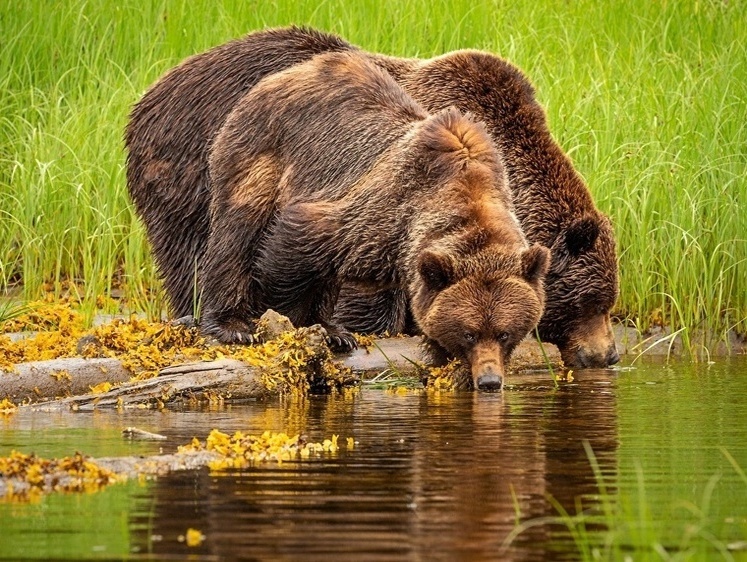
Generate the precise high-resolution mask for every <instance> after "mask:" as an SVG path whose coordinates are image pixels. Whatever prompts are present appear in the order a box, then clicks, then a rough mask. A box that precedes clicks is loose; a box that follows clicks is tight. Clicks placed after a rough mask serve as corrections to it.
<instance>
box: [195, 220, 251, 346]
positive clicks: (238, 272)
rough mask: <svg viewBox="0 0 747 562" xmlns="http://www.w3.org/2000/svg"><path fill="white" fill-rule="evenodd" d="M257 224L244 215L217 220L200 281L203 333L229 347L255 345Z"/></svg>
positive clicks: (211, 234) (201, 327)
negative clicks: (254, 277) (254, 271)
mask: <svg viewBox="0 0 747 562" xmlns="http://www.w3.org/2000/svg"><path fill="white" fill-rule="evenodd" d="M258 230H259V229H258V228H257V223H255V222H251V221H247V220H246V217H245V216H244V215H243V214H239V213H227V214H226V215H224V216H221V217H215V218H214V221H213V224H212V231H211V233H210V238H209V240H208V247H207V250H206V252H205V260H204V262H203V265H202V268H201V271H200V278H201V287H202V295H201V304H202V314H201V318H200V330H201V331H202V332H203V333H204V334H206V335H210V336H213V337H215V338H216V339H217V340H218V341H220V342H221V343H225V344H237V343H238V344H252V343H257V342H258V341H259V340H258V338H257V336H256V335H255V331H256V327H257V326H256V321H257V317H258V316H259V314H260V312H261V310H260V308H259V306H258V303H259V300H260V299H259V295H258V294H257V292H258V287H257V286H256V283H255V281H254V279H253V270H254V261H255V259H256V251H255V247H256V241H257V239H258V238H259V235H258V234H259V233H258Z"/></svg>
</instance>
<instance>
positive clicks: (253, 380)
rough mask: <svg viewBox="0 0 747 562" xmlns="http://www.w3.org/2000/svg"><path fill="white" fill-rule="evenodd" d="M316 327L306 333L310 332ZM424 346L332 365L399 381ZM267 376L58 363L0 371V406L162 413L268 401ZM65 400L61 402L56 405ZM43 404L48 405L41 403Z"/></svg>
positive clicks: (519, 364) (398, 345) (527, 359)
mask: <svg viewBox="0 0 747 562" xmlns="http://www.w3.org/2000/svg"><path fill="white" fill-rule="evenodd" d="M314 328H315V327H312V328H308V329H307V330H313V329H314ZM314 341H315V342H316V343H314V344H313V345H312V347H313V346H314V345H316V346H318V348H315V355H318V356H319V357H326V356H327V355H328V353H329V351H328V349H327V347H326V344H324V342H323V337H322V336H321V335H317V337H316V339H315V340H314ZM420 341H421V340H420V338H416V337H406V338H402V337H397V338H382V339H376V340H373V345H371V346H368V347H366V348H359V349H357V350H355V351H353V352H352V353H349V354H344V355H338V356H335V357H334V360H335V363H336V364H337V365H339V366H341V367H346V368H349V369H350V370H351V372H352V374H353V375H354V377H353V378H352V379H350V381H349V382H351V383H354V382H355V381H356V380H358V377H361V376H363V377H365V376H366V375H372V374H379V373H381V372H382V371H385V370H386V369H391V370H393V371H396V372H398V373H400V374H403V375H407V374H414V373H415V370H416V367H415V365H414V362H423V360H424V357H423V351H422V349H421V346H420ZM545 352H546V353H547V355H548V359H549V360H550V363H551V364H552V365H553V367H557V366H558V365H560V363H561V361H560V356H559V354H558V352H557V349H556V348H555V347H554V346H551V345H545ZM546 369H547V364H546V362H545V359H544V356H543V354H542V351H541V349H540V347H539V345H538V344H537V342H536V341H534V340H532V339H530V338H527V339H526V340H524V341H523V342H522V343H521V344H520V345H519V346H518V348H517V349H516V351H515V352H514V356H513V359H512V362H511V371H512V372H518V371H527V370H546ZM261 374H262V371H261V369H260V368H258V367H253V366H250V365H247V364H245V363H243V362H241V361H237V360H234V359H222V360H218V361H208V362H199V363H188V364H183V365H174V366H170V367H167V368H165V369H162V370H161V372H160V374H159V376H158V377H155V378H152V379H147V380H143V381H134V382H128V381H129V379H130V378H131V376H132V375H131V373H129V372H128V371H127V370H126V369H125V368H124V367H123V366H122V365H121V363H120V362H119V361H118V360H116V359H81V358H71V359H57V360H51V361H37V362H34V363H26V364H22V365H17V366H16V372H14V373H6V372H2V371H0V399H2V398H4V397H8V398H9V399H10V400H11V401H13V402H15V403H21V402H26V403H28V402H34V404H33V405H32V406H31V407H33V408H35V409H43V410H58V409H73V410H93V409H95V408H104V407H110V408H131V407H151V408H160V407H163V406H164V405H165V404H169V403H175V402H180V401H181V402H187V401H191V400H199V401H227V400H231V401H240V400H249V399H258V398H266V397H268V396H271V395H272V394H276V393H277V392H274V393H273V392H271V391H269V390H267V388H266V387H265V385H264V384H263V383H262V381H261ZM102 382H111V383H119V386H117V387H116V388H113V389H112V390H110V391H108V392H101V393H91V392H90V387H92V386H95V385H97V384H100V383H102ZM60 396H63V397H64V398H59V397H60ZM44 397H46V401H41V400H43V399H44Z"/></svg>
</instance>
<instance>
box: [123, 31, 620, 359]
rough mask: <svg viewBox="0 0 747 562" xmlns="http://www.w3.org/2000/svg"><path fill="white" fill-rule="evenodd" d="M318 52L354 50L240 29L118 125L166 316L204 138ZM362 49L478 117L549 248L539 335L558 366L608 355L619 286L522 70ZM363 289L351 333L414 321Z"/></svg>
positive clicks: (187, 243)
mask: <svg viewBox="0 0 747 562" xmlns="http://www.w3.org/2000/svg"><path fill="white" fill-rule="evenodd" d="M325 51H356V52H361V51H360V50H359V49H358V48H357V47H355V46H353V45H350V44H349V43H346V42H345V41H343V40H342V39H340V38H339V37H336V36H334V35H330V34H325V33H321V32H317V31H313V30H308V29H301V28H295V27H291V28H283V29H275V30H269V31H261V32H256V33H252V34H249V35H247V36H246V37H244V38H242V39H239V40H236V41H233V42H230V43H227V44H226V45H223V46H220V47H216V48H215V49H212V50H211V51H208V52H206V53H203V54H201V55H197V56H195V57H192V58H190V59H187V60H186V61H185V62H184V63H182V64H181V65H180V66H178V67H177V68H175V69H173V70H172V71H171V72H170V73H168V74H167V75H166V76H165V77H164V78H162V79H161V80H160V81H159V82H158V83H156V85H155V86H153V88H151V89H150V90H149V91H148V92H147V93H146V95H145V96H144V97H143V99H142V100H141V101H140V102H139V103H138V104H137V106H136V107H135V109H134V110H133V113H132V116H131V120H130V123H129V125H128V128H127V135H126V143H127V148H128V151H129V154H128V161H127V176H128V187H129V189H130V193H131V195H132V197H133V200H134V201H135V205H136V208H137V210H138V212H139V213H140V215H141V217H142V218H143V220H144V222H145V224H146V227H147V229H148V235H149V239H150V241H151V243H152V245H153V251H154V255H155V258H156V262H157V263H158V265H159V268H160V270H161V273H162V274H163V276H164V280H165V285H166V289H167V292H168V294H169V297H170V301H171V304H172V308H173V312H174V313H175V314H176V315H185V314H189V313H190V312H191V311H192V309H193V305H192V296H193V294H194V291H193V287H192V283H193V279H194V272H195V267H196V264H197V265H199V264H200V263H201V261H202V259H201V256H202V252H203V251H204V249H205V246H206V242H207V227H208V210H207V209H208V206H209V197H208V192H207V153H208V149H209V144H210V140H211V139H212V137H213V136H214V135H215V133H216V132H217V131H218V129H219V128H220V126H221V125H222V124H223V121H224V120H225V118H226V115H227V114H228V112H229V111H230V109H231V108H232V107H233V105H234V104H235V103H236V101H237V100H238V99H239V98H240V97H241V95H243V94H244V93H245V92H246V91H247V90H248V89H249V88H251V87H252V86H253V85H254V84H256V82H257V81H259V79H261V78H262V77H263V76H266V75H268V74H271V73H274V72H278V71H280V70H283V69H284V68H287V67H288V66H290V65H292V64H296V63H298V62H302V61H304V60H308V59H309V58H311V57H312V56H314V55H316V54H318V53H320V52H325ZM368 56H369V57H370V58H371V59H372V60H374V61H375V62H376V63H377V64H378V65H380V66H381V67H382V68H385V69H386V70H387V71H388V72H389V73H390V74H391V75H392V76H393V77H394V78H395V80H397V81H398V82H399V83H400V84H401V85H402V86H403V87H404V88H405V89H406V91H407V92H408V93H409V94H410V95H411V96H412V97H413V98H414V99H415V100H417V101H418V102H419V103H421V104H422V105H423V107H425V108H426V109H427V110H429V111H435V110H439V109H442V108H444V107H448V106H451V105H454V106H456V107H458V108H459V109H460V110H462V111H471V112H472V113H473V114H474V115H476V116H477V118H478V119H481V120H483V121H484V122H485V123H486V126H487V129H488V132H489V133H490V135H491V136H492V138H493V139H494V141H495V142H496V144H497V145H498V147H499V148H500V150H501V151H502V152H503V156H504V163H505V166H506V171H507V174H508V177H509V186H510V188H511V190H512V193H513V197H514V206H515V209H516V213H517V215H518V217H519V220H520V222H521V225H522V228H523V229H524V232H525V233H526V236H527V239H528V240H529V241H530V242H538V243H541V244H543V245H546V246H548V247H549V248H551V250H552V263H551V267H550V272H549V274H548V276H547V278H546V280H545V285H546V290H547V303H546V307H545V314H544V315H543V318H542V320H541V322H540V325H539V333H540V337H541V338H542V339H543V340H544V341H548V342H551V343H555V344H557V345H558V346H559V348H560V350H561V352H562V354H563V358H564V359H565V361H566V363H568V364H569V365H577V366H599V365H607V364H610V363H614V362H615V361H617V352H616V350H615V347H614V339H613V337H612V332H611V325H610V319H609V313H610V310H611V309H612V306H613V305H614V302H615V300H616V297H617V291H618V281H617V259H616V254H615V243H614V236H613V233H612V228H611V225H610V223H609V220H608V219H607V218H606V217H605V216H603V215H602V214H601V213H600V212H599V211H598V210H597V209H596V208H595V206H594V204H593V201H592V198H591V195H590V193H589V191H588V188H587V187H586V185H585V183H584V182H583V179H582V178H581V177H580V175H579V174H578V172H577V171H576V170H575V169H574V167H573V165H572V162H571V161H570V159H569V158H568V157H567V155H565V153H564V152H563V151H562V149H561V148H560V146H559V145H558V144H557V143H556V142H555V141H554V140H553V138H552V136H551V134H550V132H549V129H548V126H547V122H546V117H545V113H544V111H543V109H542V108H541V106H540V105H539V104H538V103H537V101H536V99H535V96H534V90H533V88H532V86H531V84H530V82H529V81H528V80H527V78H526V77H525V76H524V75H523V73H522V72H521V71H519V70H518V69H517V68H516V67H515V66H513V65H511V64H510V63H508V62H506V61H505V60H503V59H501V58H499V57H496V56H494V55H491V54H488V53H483V52H479V51H460V52H455V53H451V54H448V55H444V56H442V57H437V58H435V59H430V60H419V59H399V58H394V57H386V56H382V55H374V54H369V55H368ZM364 289H365V288H362V287H360V286H357V285H354V284H348V285H346V287H345V288H344V289H343V295H342V297H341V302H340V303H339V305H338V311H337V317H338V320H340V321H342V322H343V323H344V324H346V325H347V326H348V327H349V328H351V329H354V330H357V331H368V332H378V333H381V332H385V331H389V332H397V331H412V330H414V329H416V326H415V324H414V322H413V320H412V314H411V312H410V310H409V308H408V305H407V300H406V296H405V295H404V294H403V293H402V292H401V291H398V290H388V291H381V292H377V293H367V292H364Z"/></svg>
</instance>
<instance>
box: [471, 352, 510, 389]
mask: <svg viewBox="0 0 747 562" xmlns="http://www.w3.org/2000/svg"><path fill="white" fill-rule="evenodd" d="M470 364H471V365H472V381H473V382H474V385H475V388H476V389H477V390H487V391H497V390H501V388H503V374H504V373H503V356H502V350H501V348H500V346H499V345H497V344H493V345H480V344H478V345H477V346H475V349H473V351H472V354H471V361H470Z"/></svg>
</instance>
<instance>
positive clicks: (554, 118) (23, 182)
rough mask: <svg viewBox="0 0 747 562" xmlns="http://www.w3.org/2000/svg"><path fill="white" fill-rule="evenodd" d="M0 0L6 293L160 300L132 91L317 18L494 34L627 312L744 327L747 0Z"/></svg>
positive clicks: (148, 305) (702, 326) (422, 37)
mask: <svg viewBox="0 0 747 562" xmlns="http://www.w3.org/2000/svg"><path fill="white" fill-rule="evenodd" d="M223 4H224V3H220V2H207V1H204V0H191V1H189V2H187V1H184V0H180V1H173V2H166V1H160V2H157V1H147V0H145V1H142V0H139V1H137V2H135V1H133V0H118V1H117V2H113V1H106V0H99V1H96V2H85V1H83V0H66V1H61V2H56V3H54V4H53V5H52V4H50V3H49V2H46V1H44V0H30V1H28V2H11V1H10V0H2V1H0V28H1V29H2V30H3V48H2V50H1V51H0V217H2V218H1V219H0V290H2V289H5V288H7V287H12V286H16V285H20V284H22V286H23V296H24V297H25V298H27V299H30V298H34V297H36V296H38V295H39V293H40V291H41V289H42V284H43V283H45V282H56V283H57V286H59V284H60V282H61V281H63V280H65V279H76V280H84V281H85V285H84V293H85V296H86V297H87V299H88V300H89V301H92V300H93V298H94V297H95V296H96V295H99V294H104V293H107V292H108V291H110V290H111V288H112V287H113V286H114V285H117V284H121V285H122V287H123V289H124V293H125V295H126V296H127V297H129V298H130V299H131V301H132V304H133V306H134V307H135V308H139V309H141V310H146V311H147V312H148V313H149V314H150V315H152V316H157V315H158V314H159V312H160V310H161V309H162V300H161V299H160V298H157V297H156V296H154V295H158V283H157V275H156V273H155V271H154V268H153V264H152V261H151V258H150V255H149V250H148V247H147V242H146V240H145V237H144V234H143V229H142V227H141V226H140V225H139V223H138V221H137V218H136V217H135V216H134V213H133V211H132V209H131V207H130V205H129V202H128V198H127V193H126V188H125V177H124V153H123V149H122V131H123V128H124V126H125V123H126V119H127V114H128V111H129V109H130V107H131V106H132V104H133V103H134V102H135V101H137V99H138V98H139V97H140V95H142V93H143V91H144V90H145V88H146V87H147V86H148V85H150V84H151V83H152V82H153V81H154V80H156V79H157V78H158V77H159V76H160V75H161V74H162V73H163V72H165V71H166V70H167V69H169V68H170V67H172V66H174V65H175V64H177V63H178V62H179V61H180V60H182V59H183V58H184V57H186V56H189V55H190V54H193V53H197V52H200V51H203V50H205V49H207V48H209V47H211V46H213V45H216V44H219V43H221V42H224V41H226V40H228V39H230V38H233V37H237V36H240V35H242V34H244V33H246V32H248V31H251V30H255V29H259V28H262V27H266V26H278V25H285V24H290V23H297V24H307V25H312V26H316V27H319V28H322V29H325V30H328V31H332V32H337V33H340V34H342V35H343V36H345V37H346V38H347V39H348V40H350V41H352V42H354V43H357V44H359V45H361V46H363V47H365V48H367V49H370V50H376V51H383V52H387V53H391V54H397V55H410V56H412V55H419V56H430V55H434V54H438V53H442V52H444V51H448V50H452V49H457V48H467V47H469V48H481V49H487V50H490V51H493V52H495V53H498V54H501V55H503V56H505V57H507V58H508V59H510V60H512V61H513V62H515V63H516V64H518V65H519V66H520V67H522V68H523V69H524V70H525V71H526V72H527V74H528V75H529V76H530V77H531V78H532V80H533V81H534V83H535V85H536V86H537V90H538V96H539V98H540V100H541V101H542V102H543V104H544V105H545V106H546V107H547V110H548V115H549V118H550V124H551V127H552V130H553V133H554V134H555V135H556V137H557V138H558V140H559V141H560V143H561V144H562V146H563V147H564V148H565V149H566V150H567V152H568V153H569V154H571V156H572V158H573V159H574V162H575V163H576V166H577V168H578V169H579V170H580V171H581V173H582V174H583V175H584V176H585V177H586V178H587V180H588V182H589V185H590V188H591V190H592V192H593V194H594V196H595V199H596V201H597V204H598V205H599V207H600V208H601V209H602V210H604V211H605V212H606V213H608V214H609V215H610V216H611V217H612V220H613V223H614V224H615V228H616V232H617V238H618V243H619V254H620V272H621V295H620V300H619V303H618V311H617V312H618V313H619V315H620V316H621V317H624V318H627V319H628V320H630V321H631V322H633V323H635V324H636V325H637V326H638V327H639V328H640V329H642V330H644V329H646V328H647V327H648V326H649V324H650V323H651V322H652V321H655V320H658V319H662V320H663V321H664V322H665V323H666V324H668V325H670V326H671V327H672V328H673V329H682V332H681V335H682V337H683V339H684V341H685V343H686V344H688V345H689V347H690V348H691V350H692V351H693V352H694V353H696V354H697V353H699V352H700V351H701V350H702V349H703V348H701V347H700V346H701V344H700V343H698V344H696V343H695V341H696V340H695V338H694V336H695V334H697V333H705V336H706V338H705V341H704V342H703V344H704V346H705V348H711V347H713V346H714V345H715V344H716V343H717V342H718V341H719V340H723V339H725V337H726V336H725V334H726V332H727V331H728V330H729V329H732V328H734V329H736V330H738V331H740V332H742V333H744V332H747V288H746V287H745V284H744V281H743V280H744V279H746V278H747V263H746V262H747V242H746V241H745V238H746V237H747V212H745V211H744V202H745V201H747V180H746V179H745V174H744V170H745V167H746V165H747V103H745V100H747V27H745V26H744V24H743V23H744V22H745V21H747V3H744V2H726V1H725V0H723V1H722V0H692V1H682V2H674V1H663V2H650V1H648V0H637V1H622V0H619V1H614V2H593V1H591V0H578V1H575V2H566V1H561V0H544V1H541V2H522V3H508V2H500V1H491V2H489V1H481V0H470V1H469V2H467V1H465V0H456V1H452V2H448V3H446V2H444V3H435V2H428V1H426V0H402V1H400V2H397V3H395V4H386V3H381V2H373V1H372V0H356V1H353V2H345V1H342V0H330V1H326V2H318V1H314V2H303V1H302V2H296V1H290V0H278V1H276V2H257V3H255V2H236V3H233V4H231V5H230V7H229V6H228V4H229V3H225V4H226V5H223Z"/></svg>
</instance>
